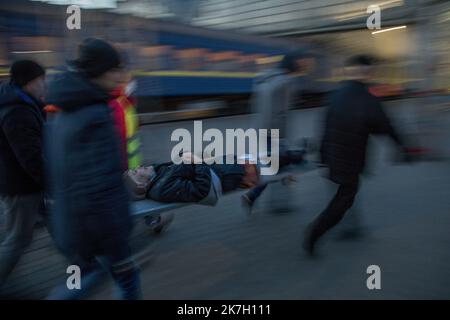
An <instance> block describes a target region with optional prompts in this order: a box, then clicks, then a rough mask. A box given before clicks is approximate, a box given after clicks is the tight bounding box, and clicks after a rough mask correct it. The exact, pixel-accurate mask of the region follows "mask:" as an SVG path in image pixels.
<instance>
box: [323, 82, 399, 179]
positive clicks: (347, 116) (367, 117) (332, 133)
mask: <svg viewBox="0 0 450 320" xmlns="http://www.w3.org/2000/svg"><path fill="white" fill-rule="evenodd" d="M329 102H330V104H329V106H328V109H327V112H326V119H325V130H324V134H323V141H322V147H321V153H322V161H323V163H324V164H326V165H328V166H329V168H330V176H331V179H332V180H333V181H335V182H337V183H345V182H348V181H354V180H355V178H357V176H358V175H359V174H360V173H362V172H363V170H364V165H365V160H366V148H367V142H368V138H369V135H371V134H386V135H389V136H390V137H391V138H392V139H394V141H395V142H397V143H398V144H401V141H400V138H399V136H398V135H397V133H396V132H395V130H394V128H393V126H392V125H391V123H390V121H389V118H388V117H387V116H386V114H385V112H384V111H383V109H382V106H381V104H380V102H379V101H378V99H377V98H376V97H375V96H373V95H372V94H371V93H369V91H368V88H367V86H366V85H365V84H363V83H362V82H358V81H345V82H343V83H342V85H341V87H340V88H339V89H338V90H337V91H336V92H334V93H333V94H332V95H331V96H330V101H329Z"/></svg>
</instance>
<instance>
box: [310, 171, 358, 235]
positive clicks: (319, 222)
mask: <svg viewBox="0 0 450 320" xmlns="http://www.w3.org/2000/svg"><path fill="white" fill-rule="evenodd" d="M351 180H354V181H351V182H346V183H341V184H339V188H338V190H337V192H336V194H335V195H334V197H333V199H331V201H330V203H329V204H328V206H327V207H326V208H325V210H324V211H322V213H321V214H320V215H319V216H318V217H317V218H316V219H315V220H314V221H313V222H312V224H311V226H310V230H309V237H310V241H312V242H313V243H314V242H316V241H317V240H318V239H319V238H320V237H321V236H322V235H323V234H324V233H326V232H327V231H328V230H330V229H331V228H333V227H334V226H335V225H337V224H338V223H339V221H341V220H342V218H343V217H344V215H345V213H346V212H347V210H348V209H350V208H351V206H352V205H353V201H354V200H355V197H356V194H357V193H358V179H351Z"/></svg>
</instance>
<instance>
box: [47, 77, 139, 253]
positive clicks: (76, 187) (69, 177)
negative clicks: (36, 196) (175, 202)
mask: <svg viewBox="0 0 450 320" xmlns="http://www.w3.org/2000/svg"><path fill="white" fill-rule="evenodd" d="M108 99H109V95H108V94H107V93H105V92H104V91H103V90H101V89H100V88H99V87H97V86H95V85H94V84H92V83H91V82H90V81H89V80H88V79H86V78H84V77H83V76H82V75H80V74H78V73H74V72H68V73H65V74H62V75H60V77H59V78H57V79H55V81H53V82H52V83H51V84H50V86H49V92H48V102H49V103H50V104H52V105H55V106H57V107H58V108H60V110H61V111H60V112H58V113H56V114H55V116H54V118H53V119H52V120H51V122H50V123H49V125H48V128H47V131H46V137H47V140H46V141H47V142H48V144H47V145H46V152H47V153H48V171H49V186H50V193H51V196H52V198H53V199H54V205H53V207H52V210H51V225H52V230H53V235H54V238H55V241H56V243H57V245H58V246H59V248H60V249H62V250H63V251H64V252H65V253H66V254H69V255H70V254H72V255H73V254H76V255H81V256H84V257H91V256H92V255H98V254H111V251H114V250H115V248H117V247H119V246H120V245H121V244H123V243H124V241H126V240H127V238H128V235H129V232H130V231H131V217H130V213H129V203H128V195H127V191H126V187H125V185H124V182H123V180H122V166H121V158H120V153H119V145H118V141H117V139H116V134H115V131H114V124H113V119H112V116H111V113H110V112H111V109H110V107H109V106H108Z"/></svg>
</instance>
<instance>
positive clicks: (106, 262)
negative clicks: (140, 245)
mask: <svg viewBox="0 0 450 320" xmlns="http://www.w3.org/2000/svg"><path fill="white" fill-rule="evenodd" d="M107 251H109V252H107V253H105V255H102V256H101V257H100V258H99V262H100V263H101V264H102V266H103V268H105V269H106V270H108V271H109V273H110V274H111V276H112V278H113V279H114V281H115V282H116V285H117V286H118V288H119V290H120V298H121V299H124V300H139V299H141V298H142V292H141V279H140V270H139V268H138V266H137V265H136V263H135V262H134V260H133V258H132V255H131V250H130V247H129V245H128V243H127V242H126V241H122V242H121V243H117V244H116V245H115V247H114V248H110V250H107Z"/></svg>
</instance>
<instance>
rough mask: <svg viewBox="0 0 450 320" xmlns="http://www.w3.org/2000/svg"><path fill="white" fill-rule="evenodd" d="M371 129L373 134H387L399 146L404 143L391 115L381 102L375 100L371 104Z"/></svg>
mask: <svg viewBox="0 0 450 320" xmlns="http://www.w3.org/2000/svg"><path fill="white" fill-rule="evenodd" d="M370 111H371V114H370V131H371V133H373V134H385V135H387V136H389V137H390V138H391V139H392V140H394V141H395V143H397V145H399V146H403V145H404V141H403V139H402V138H401V136H400V135H399V134H398V132H397V130H396V129H395V128H394V126H393V125H392V123H391V121H390V119H389V117H388V116H387V114H386V113H385V111H384V110H383V107H382V105H381V103H380V102H378V101H375V102H374V103H372V104H371V109H370Z"/></svg>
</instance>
